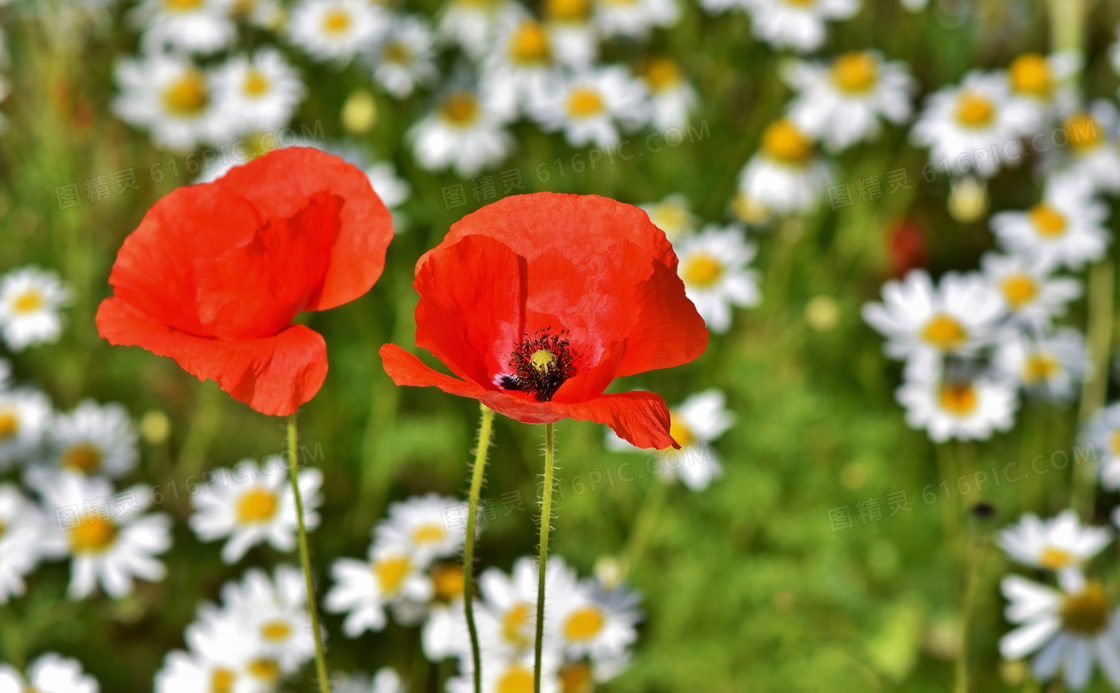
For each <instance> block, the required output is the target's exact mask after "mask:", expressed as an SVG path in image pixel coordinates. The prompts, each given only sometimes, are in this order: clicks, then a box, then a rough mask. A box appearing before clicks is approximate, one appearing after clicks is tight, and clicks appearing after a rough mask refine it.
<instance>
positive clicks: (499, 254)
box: [413, 236, 525, 389]
mask: <svg viewBox="0 0 1120 693" xmlns="http://www.w3.org/2000/svg"><path fill="white" fill-rule="evenodd" d="M524 278H525V269H524V261H523V260H522V259H521V258H519V257H517V256H516V255H514V254H513V252H512V251H511V250H510V249H509V248H507V247H506V246H504V245H502V244H501V243H499V242H498V241H495V240H493V239H490V238H486V237H483V236H470V237H467V238H465V239H463V240H462V241H460V242H459V243H456V244H454V245H451V246H449V247H444V248H441V249H440V250H439V251H438V252H436V253H433V254H432V255H431V256H430V257H429V259H428V262H426V263H424V264H423V265H422V266H420V267H419V268H418V269H417V271H416V281H415V282H414V283H413V286H415V287H416V291H417V292H418V293H419V294H420V302H419V303H418V304H417V305H416V345H417V346H418V347H420V348H422V349H427V350H428V351H430V352H432V355H434V356H435V357H436V358H438V359H439V360H440V361H442V362H443V363H444V364H445V365H446V366H447V367H448V368H449V369H451V372H453V373H455V375H458V376H459V377H460V378H464V379H466V380H473V381H474V382H476V383H478V384H479V385H481V386H483V387H485V388H488V389H493V388H494V387H495V385H494V382H493V380H494V377H495V376H496V375H498V374H500V373H508V372H509V366H508V363H509V357H510V354H512V353H513V351H514V349H516V348H517V345H518V343H519V342H520V339H521V332H522V326H521V315H522V306H521V302H522V300H523V296H524V290H525V289H524Z"/></svg>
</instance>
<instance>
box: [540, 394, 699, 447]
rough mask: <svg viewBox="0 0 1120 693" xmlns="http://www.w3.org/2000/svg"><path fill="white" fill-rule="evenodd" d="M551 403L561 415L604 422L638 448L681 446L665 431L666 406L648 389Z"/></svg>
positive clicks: (667, 414) (667, 416)
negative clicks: (570, 401)
mask: <svg viewBox="0 0 1120 693" xmlns="http://www.w3.org/2000/svg"><path fill="white" fill-rule="evenodd" d="M554 406H555V407H556V408H557V409H558V410H559V411H560V412H561V413H562V414H563V415H564V416H565V417H569V418H572V419H577V420H579V421H595V422H596V423H601V424H606V425H607V426H610V427H611V429H612V430H614V432H615V433H617V434H618V435H619V437H621V438H622V439H624V440H626V441H628V442H629V443H630V444H631V445H634V446H637V447H639V448H645V449H653V450H664V449H665V448H668V447H673V448H677V449H678V450H679V449H680V447H681V446H680V445H678V444H677V442H676V441H675V440H673V438H672V436H670V435H669V407H667V406H665V400H663V399H661V397H659V396H658V395H655V394H653V393H652V392H620V393H618V394H611V395H602V396H601V397H596V398H595V399H593V400H590V401H587V402H577V403H574V404H556V403H554Z"/></svg>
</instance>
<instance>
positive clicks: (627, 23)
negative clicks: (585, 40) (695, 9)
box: [594, 0, 681, 39]
mask: <svg viewBox="0 0 1120 693" xmlns="http://www.w3.org/2000/svg"><path fill="white" fill-rule="evenodd" d="M594 6H595V24H596V25H597V26H598V27H599V32H600V33H601V34H602V35H603V36H607V37H610V36H626V37H629V38H635V39H645V38H647V37H648V36H649V34H650V32H651V31H652V30H653V28H654V27H662V28H668V27H671V26H673V25H674V24H676V23H677V21H678V20H679V19H680V16H681V10H680V7H678V6H677V1H676V0H594Z"/></svg>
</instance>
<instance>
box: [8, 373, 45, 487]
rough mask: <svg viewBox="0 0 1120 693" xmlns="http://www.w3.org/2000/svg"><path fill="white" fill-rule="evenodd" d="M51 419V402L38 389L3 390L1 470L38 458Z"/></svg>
mask: <svg viewBox="0 0 1120 693" xmlns="http://www.w3.org/2000/svg"><path fill="white" fill-rule="evenodd" d="M50 420H51V403H50V400H48V399H47V398H46V396H45V395H43V394H42V393H41V392H36V391H34V390H25V389H18V390H0V470H3V469H5V468H6V467H7V466H8V465H10V464H11V463H12V462H28V461H30V460H31V459H32V458H37V456H38V453H39V450H40V447H41V445H42V443H43V436H44V434H45V433H46V431H47V426H48V425H49V424H50Z"/></svg>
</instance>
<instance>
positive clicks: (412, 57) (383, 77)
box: [366, 15, 439, 99]
mask: <svg viewBox="0 0 1120 693" xmlns="http://www.w3.org/2000/svg"><path fill="white" fill-rule="evenodd" d="M434 46H435V35H434V34H433V33H432V30H431V28H430V27H429V26H428V22H427V20H425V19H424V18H423V17H421V16H420V15H407V16H397V17H393V18H392V21H391V23H390V25H389V30H388V31H387V32H386V34H385V36H384V37H383V38H382V39H381V41H379V42H378V44H377V45H376V46H374V48H373V50H372V51H371V52H370V54H369V56H368V59H367V61H366V62H367V64H368V65H369V67H370V70H371V71H372V72H373V78H374V79H375V80H376V81H377V83H378V84H380V85H381V86H382V87H384V89H385V91H387V92H389V93H390V94H392V95H393V96H394V97H396V98H398V99H404V98H407V97H409V96H410V95H411V94H412V92H413V91H415V90H416V88H417V87H420V86H424V85H427V84H431V83H432V82H434V81H435V80H436V79H437V78H438V77H439V70H438V69H436V64H435V49H434Z"/></svg>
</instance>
